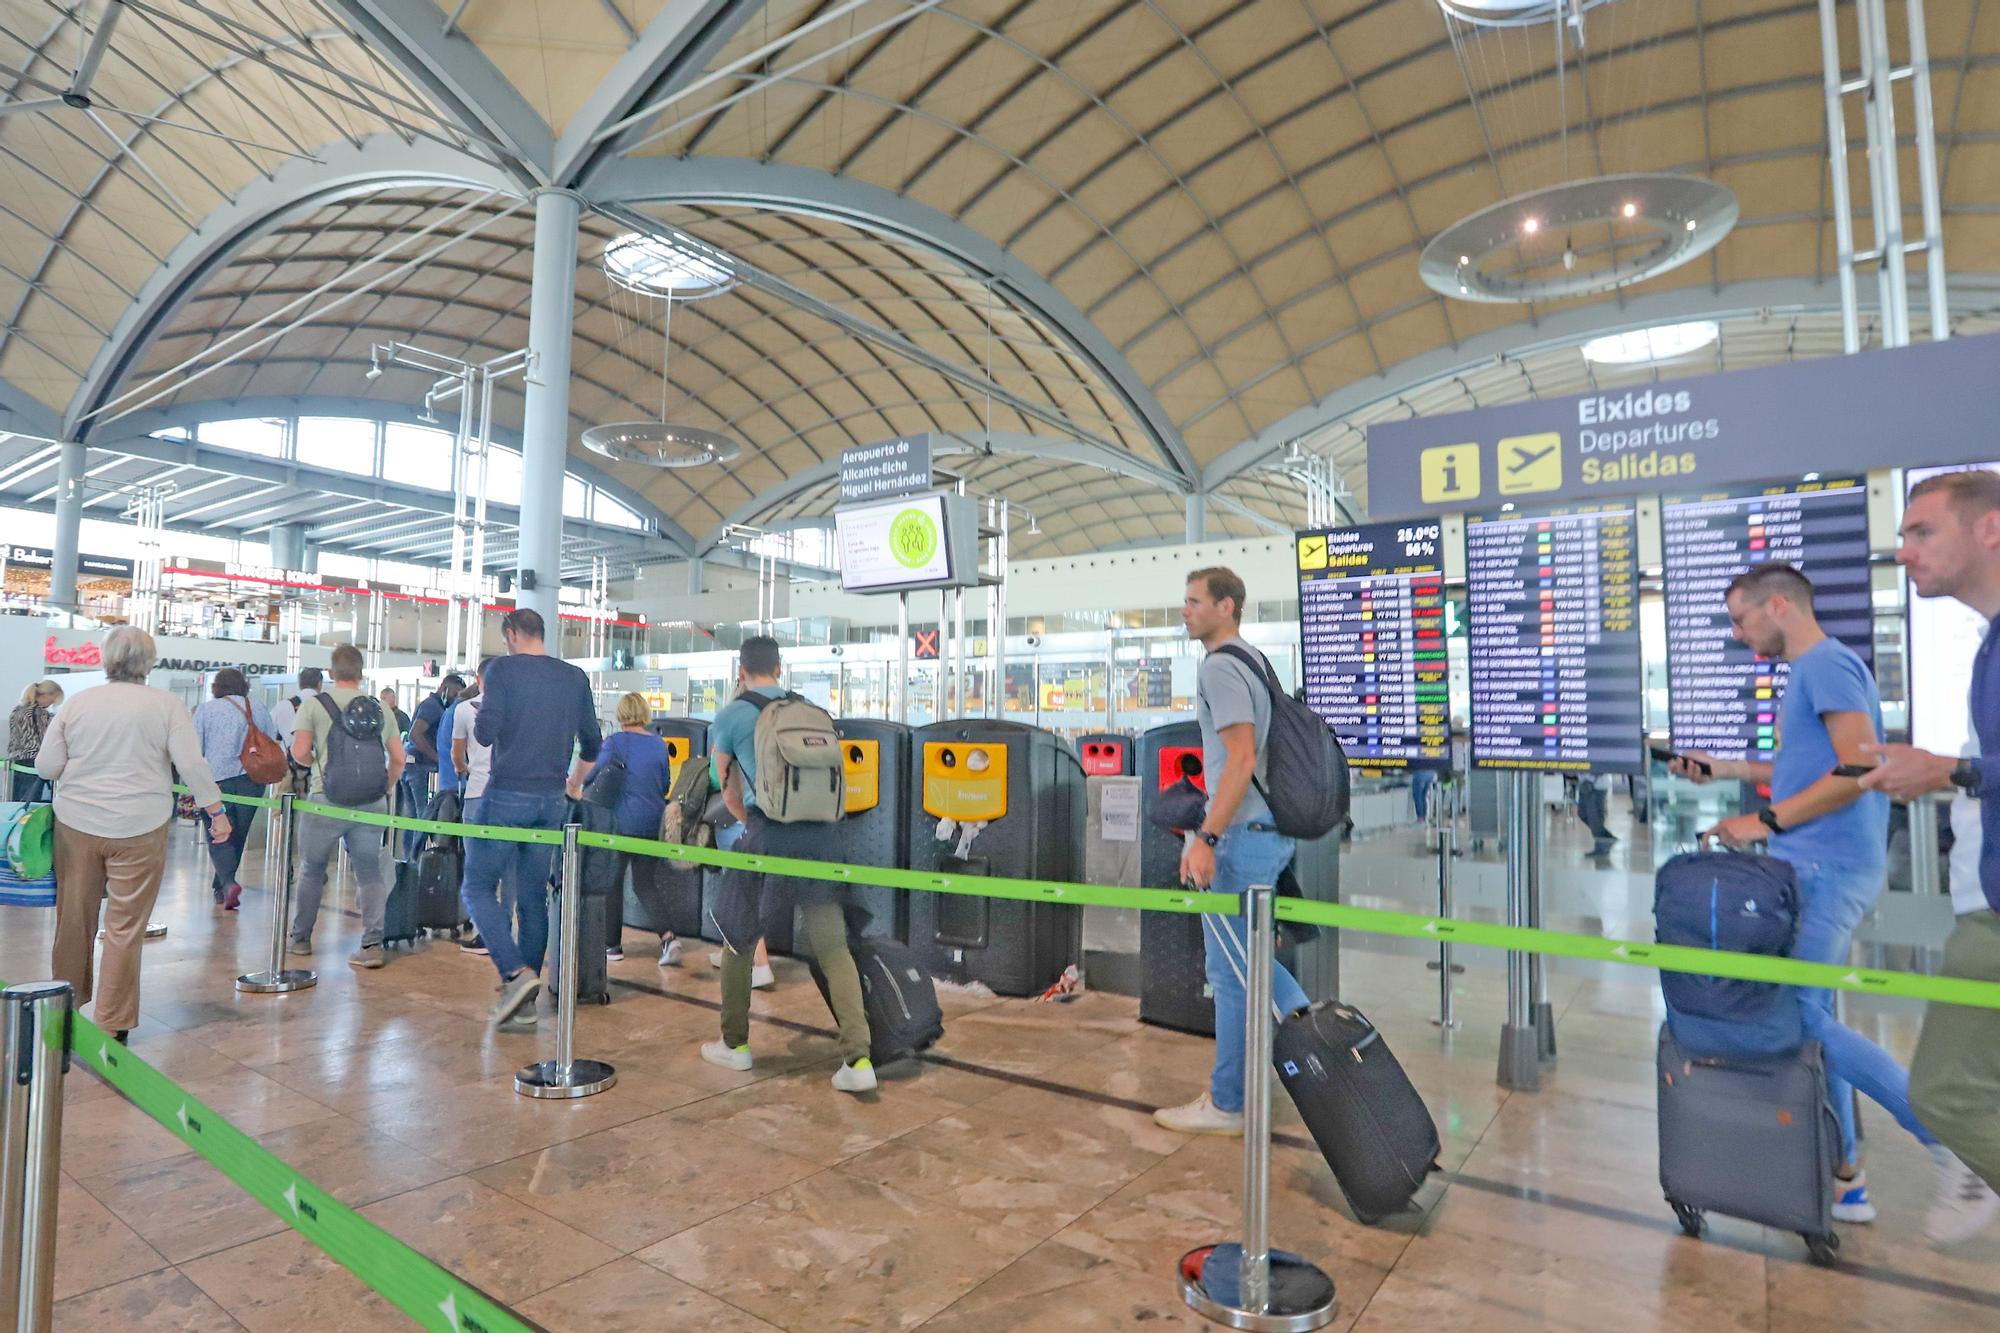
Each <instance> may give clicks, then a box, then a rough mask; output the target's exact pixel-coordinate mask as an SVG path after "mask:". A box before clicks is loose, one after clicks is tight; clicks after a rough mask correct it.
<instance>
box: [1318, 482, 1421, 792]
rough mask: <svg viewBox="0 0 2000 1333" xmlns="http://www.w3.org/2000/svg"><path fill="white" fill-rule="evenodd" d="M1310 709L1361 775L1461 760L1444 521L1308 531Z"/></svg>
mask: <svg viewBox="0 0 2000 1333" xmlns="http://www.w3.org/2000/svg"><path fill="white" fill-rule="evenodd" d="M1298 557H1299V624H1300V634H1301V637H1302V640H1303V647H1304V656H1305V686H1306V702H1307V703H1309V704H1311V705H1312V708H1313V711H1314V712H1316V713H1318V714H1319V715H1320V716H1321V717H1323V718H1325V719H1326V720H1327V724H1328V725H1329V726H1331V727H1332V728H1333V732H1334V735H1336V736H1338V737H1339V738H1340V745H1341V748H1342V749H1344V750H1345V751H1347V759H1348V762H1349V763H1351V764H1353V765H1354V766H1355V767H1357V768H1369V769H1389V768H1444V767H1447V766H1448V765H1449V763H1450V759H1451V748H1450V747H1451V704H1450V700H1449V698H1448V697H1447V691H1448V689H1449V688H1450V687H1449V685H1448V683H1447V681H1446V668H1445V645H1444V562H1443V557H1442V555H1441V553H1440V551H1439V528H1438V524H1437V522H1436V520H1414V521H1411V522H1408V523H1374V524H1369V525H1368V526H1366V527H1360V528H1335V529H1333V530H1331V531H1327V532H1302V533H1300V534H1299V538H1298Z"/></svg>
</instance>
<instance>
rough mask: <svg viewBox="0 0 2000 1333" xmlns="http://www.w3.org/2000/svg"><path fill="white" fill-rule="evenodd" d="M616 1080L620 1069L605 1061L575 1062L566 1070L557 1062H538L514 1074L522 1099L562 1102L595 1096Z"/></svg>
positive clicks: (515, 1083) (515, 1084)
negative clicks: (574, 1098) (531, 1098)
mask: <svg viewBox="0 0 2000 1333" xmlns="http://www.w3.org/2000/svg"><path fill="white" fill-rule="evenodd" d="M617 1081H618V1071H617V1069H615V1068H613V1067H612V1066H611V1065H609V1064H607V1063H605V1062H604V1061H602V1060H572V1061H570V1062H569V1068H568V1070H566V1071H565V1070H563V1069H561V1068H560V1067H559V1066H558V1065H557V1064H556V1062H555V1061H554V1060H537V1061H535V1063H533V1064H531V1065H529V1066H528V1067H527V1068H525V1069H523V1070H522V1071H521V1072H520V1073H518V1074H516V1075H514V1091H516V1092H518V1093H520V1094H521V1095H522V1096H523V1097H534V1098H537V1099H554V1100H558V1101H562V1100H568V1099H569V1098H572V1097H589V1096H592V1095H593V1094H595V1093H600V1092H603V1091H604V1090H605V1089H607V1088H609V1087H610V1086H611V1085H612V1084H614V1083H616V1082H617Z"/></svg>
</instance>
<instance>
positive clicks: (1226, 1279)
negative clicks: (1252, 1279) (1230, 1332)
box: [1179, 1241, 1339, 1333]
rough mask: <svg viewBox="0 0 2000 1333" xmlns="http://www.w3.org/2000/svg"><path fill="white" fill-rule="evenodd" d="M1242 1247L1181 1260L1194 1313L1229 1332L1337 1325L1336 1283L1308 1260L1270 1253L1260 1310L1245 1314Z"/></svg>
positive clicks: (1303, 1331)
mask: <svg viewBox="0 0 2000 1333" xmlns="http://www.w3.org/2000/svg"><path fill="white" fill-rule="evenodd" d="M1242 1265H1243V1247H1242V1246H1241V1245H1238V1244H1236V1243H1235V1242H1234V1241H1230V1242H1227V1243H1225V1244H1221V1245H1204V1246H1202V1247H1201V1248H1199V1249H1194V1250H1189V1251H1188V1252H1187V1253H1186V1254H1184V1255H1182V1256H1181V1262H1180V1265H1179V1275H1180V1284H1181V1299H1182V1300H1183V1301H1185V1302H1186V1303H1187V1306H1188V1308H1189V1309H1190V1310H1193V1311H1194V1312H1195V1313H1196V1314H1199V1315H1201V1316H1203V1317H1204V1318H1207V1319H1212V1320H1214V1321H1215V1322H1216V1323H1218V1324H1223V1325H1225V1326H1227V1327H1229V1328H1242V1329H1249V1330H1251V1331H1252V1333H1307V1331H1308V1330H1310V1329H1315V1328H1325V1327H1326V1326H1327V1325H1328V1324H1330V1323H1332V1322H1333V1314H1334V1308H1335V1307H1336V1306H1337V1305H1338V1304H1339V1299H1338V1297H1336V1296H1335V1295H1334V1290H1333V1279H1332V1278H1330V1277H1328V1276H1327V1275H1326V1274H1325V1273H1322V1272H1320V1271H1319V1269H1317V1268H1315V1267H1313V1265H1312V1264H1310V1263H1308V1262H1307V1261H1306V1260H1305V1259H1303V1258H1301V1257H1300V1256H1298V1255H1296V1254H1290V1253H1288V1252H1286V1251H1284V1250H1272V1251H1271V1277H1270V1282H1269V1290H1268V1293H1267V1299H1266V1300H1265V1302H1264V1308H1263V1309H1262V1310H1246V1309H1244V1308H1243V1307H1242V1306H1241V1305H1240V1304H1238V1302H1240V1301H1241V1300H1242V1299H1243V1295H1242Z"/></svg>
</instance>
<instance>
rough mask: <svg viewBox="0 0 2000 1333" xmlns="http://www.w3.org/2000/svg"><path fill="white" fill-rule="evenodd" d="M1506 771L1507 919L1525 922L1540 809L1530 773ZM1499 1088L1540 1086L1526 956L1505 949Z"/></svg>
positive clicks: (1518, 923)
mask: <svg viewBox="0 0 2000 1333" xmlns="http://www.w3.org/2000/svg"><path fill="white" fill-rule="evenodd" d="M1510 776H1511V781H1510V783H1509V788H1508V795H1509V801H1508V810H1507V924H1508V925H1510V926H1525V925H1526V924H1527V919H1528V887H1529V881H1530V879H1531V877H1532V875H1533V873H1534V872H1533V867H1534V860H1535V858H1534V855H1533V852H1532V849H1531V848H1530V846H1529V843H1530V842H1531V840H1532V839H1533V838H1534V834H1535V825H1536V821H1537V820H1538V818H1539V817H1540V811H1538V810H1537V809H1536V808H1535V807H1536V804H1537V801H1536V792H1535V790H1534V783H1535V779H1536V775H1535V774H1533V773H1527V772H1519V773H1514V774H1512V775H1510ZM1499 1083H1500V1086H1501V1087H1503V1088H1511V1089H1513V1090H1515V1091H1517V1092H1534V1091H1535V1090H1536V1089H1538V1088H1540V1087H1541V1086H1542V1062H1541V1052H1540V1048H1539V1046H1538V1045H1537V1040H1536V1036H1535V1015H1534V1010H1533V1007H1532V1004H1531V1001H1530V992H1529V980H1528V955H1527V954H1524V953H1521V952H1519V951H1518V950H1514V949H1509V950H1508V951H1507V1021H1506V1023H1505V1024H1503V1025H1502V1026H1501V1028H1500V1074H1499Z"/></svg>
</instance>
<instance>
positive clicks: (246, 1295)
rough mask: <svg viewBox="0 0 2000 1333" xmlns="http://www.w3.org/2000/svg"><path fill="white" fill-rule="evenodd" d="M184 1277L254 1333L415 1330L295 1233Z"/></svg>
mask: <svg viewBox="0 0 2000 1333" xmlns="http://www.w3.org/2000/svg"><path fill="white" fill-rule="evenodd" d="M181 1271H182V1272H183V1273H185V1274H186V1275H187V1277H188V1280H189V1281H191V1282H193V1283H194V1284H195V1285H197V1286H199V1287H200V1288H201V1289H202V1291H203V1292H204V1293H205V1294H206V1295H207V1296H208V1297H209V1299H210V1300H213V1301H214V1302H215V1303H216V1304H217V1305H220V1306H221V1307H222V1308H223V1309H225V1310H227V1311H228V1312H229V1313H230V1315H231V1316H232V1317H233V1318H234V1319H235V1320H236V1321H237V1322H238V1323H240V1324H241V1325H242V1326H243V1327H244V1328H247V1329H249V1330H251V1333H292V1331H293V1330H300V1329H311V1330H314V1333H370V1331H371V1330H374V1329H386V1328H396V1329H404V1328H415V1327H417V1326H418V1325H416V1324H415V1322H414V1321H412V1320H411V1319H410V1318H409V1317H408V1316H407V1315H405V1314H404V1313H403V1312H402V1311H400V1310H398V1309H397V1308H396V1307H395V1306H393V1305H391V1304H390V1303H389V1302H388V1301H386V1300H384V1299H383V1298H382V1297H380V1296H378V1295H376V1294H375V1293H374V1292H373V1291H371V1290H370V1289H369V1287H368V1284H367V1283H365V1282H363V1281H362V1280H361V1279H360V1278H358V1277H356V1276H355V1275H354V1274H352V1273H350V1272H348V1271H347V1270H346V1269H345V1268H342V1267H341V1266H340V1265H339V1264H337V1263H335V1262H334V1261H333V1260H332V1259H329V1258H328V1257H327V1256H326V1254H325V1253H324V1252H323V1251H321V1250H320V1249H319V1248H318V1247H317V1246H315V1245H313V1244H312V1242H310V1241H308V1240H306V1239H305V1237H303V1236H301V1235H299V1234H298V1233H297V1232H295V1231H285V1232H281V1233H280V1234H278V1235H274V1236H267V1237H265V1238H264V1239H262V1240H258V1241H253V1242H251V1243H250V1244H247V1245H239V1246H237V1247H236V1248H234V1249H229V1250H223V1251H221V1252H220V1253H218V1254H211V1255H208V1256H207V1257H206V1258H202V1259H197V1260H195V1261H194V1262H192V1263H188V1264H183V1265H182V1266H181Z"/></svg>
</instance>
